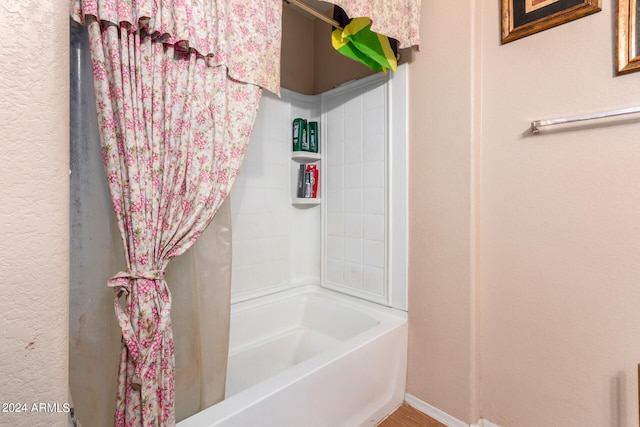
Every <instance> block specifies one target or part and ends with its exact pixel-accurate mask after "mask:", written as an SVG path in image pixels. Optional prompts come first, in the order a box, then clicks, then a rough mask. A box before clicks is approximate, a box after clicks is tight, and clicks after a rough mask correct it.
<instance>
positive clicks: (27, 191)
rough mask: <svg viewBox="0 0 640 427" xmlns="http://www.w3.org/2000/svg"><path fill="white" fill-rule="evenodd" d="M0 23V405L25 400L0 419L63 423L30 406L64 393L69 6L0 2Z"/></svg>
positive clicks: (49, 0) (61, 417) (46, 0)
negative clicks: (21, 407) (21, 408)
mask: <svg viewBox="0 0 640 427" xmlns="http://www.w3.org/2000/svg"><path fill="white" fill-rule="evenodd" d="M0 28H2V32H3V43H2V49H0V153H1V155H0V186H1V187H2V190H1V191H0V234H1V235H2V237H3V242H2V245H1V246H0V289H1V290H2V298H0V319H1V323H0V325H1V327H0V331H1V332H0V374H1V380H0V403H9V402H13V403H20V404H27V413H5V412H0V425H3V426H5V425H6V426H42V427H49V426H55V425H59V426H62V425H66V418H67V415H66V414H61V413H55V412H54V413H51V412H47V413H39V412H38V413H35V412H31V408H32V404H33V403H50V404H59V405H62V404H64V403H66V402H67V401H68V397H67V377H68V375H67V372H68V368H67V364H68V361H67V355H68V350H67V346H68V341H67V340H68V332H67V331H68V266H69V256H68V212H69V211H68V205H69V199H68V191H69V190H68V189H69V183H68V177H69V172H68V164H69V140H68V132H69V123H68V108H69V106H68V105H69V101H68V96H69V95H68V94H69V83H68V82H69V72H68V61H69V55H68V50H69V20H68V17H67V8H66V7H60V2H58V1H53V0H37V1H36V0H29V1H23V2H2V4H0ZM2 409H4V408H0V410H2ZM51 409H55V408H49V410H51ZM60 409H61V410H62V409H63V408H62V406H60Z"/></svg>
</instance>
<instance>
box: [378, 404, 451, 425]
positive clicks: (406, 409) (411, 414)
mask: <svg viewBox="0 0 640 427" xmlns="http://www.w3.org/2000/svg"><path fill="white" fill-rule="evenodd" d="M378 427H447V426H445V425H444V424H442V423H441V422H439V421H436V420H434V419H433V418H431V417H429V416H427V415H425V414H423V413H422V412H420V411H418V410H417V409H415V408H412V407H411V406H409V405H407V404H406V403H403V404H402V406H400V407H399V408H398V409H396V411H395V412H394V413H392V414H391V415H389V416H388V417H387V418H386V419H385V420H383V421H382V422H381V423H380V424H378Z"/></svg>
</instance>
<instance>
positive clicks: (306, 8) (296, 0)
mask: <svg viewBox="0 0 640 427" xmlns="http://www.w3.org/2000/svg"><path fill="white" fill-rule="evenodd" d="M282 1H284V2H285V3H287V4H292V5H294V6H297V7H299V8H300V9H302V10H304V11H305V12H307V13H310V14H312V15H313V16H315V17H316V18H318V19H320V20H322V21H324V22H326V23H327V24H329V25H333V26H334V27H336V28H339V29H341V30H342V26H341V25H340V23H339V22H338V21H336V20H335V19H331V18H329V17H328V16H326V15H324V14H322V13H320V12H318V11H317V10H315V9H314V8H312V7H311V6H309V5H308V4H306V3H304V2H302V1H301V0H282Z"/></svg>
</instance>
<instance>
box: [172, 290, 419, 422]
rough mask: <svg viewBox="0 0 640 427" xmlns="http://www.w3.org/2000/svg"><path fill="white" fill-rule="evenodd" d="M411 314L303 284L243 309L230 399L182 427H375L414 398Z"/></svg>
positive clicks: (232, 357) (238, 307) (236, 311)
mask: <svg viewBox="0 0 640 427" xmlns="http://www.w3.org/2000/svg"><path fill="white" fill-rule="evenodd" d="M406 360H407V317H406V313H404V312H402V311H399V310H395V309H391V308H387V307H382V306H379V305H376V304H372V303H368V302H365V301H361V300H358V299H354V298H351V297H348V296H345V295H341V294H338V293H335V292H332V291H328V290H325V289H322V288H319V287H316V286H304V287H300V288H296V289H293V290H290V291H285V292H280V293H277V294H273V295H269V296H266V297H261V298H258V299H255V300H251V301H246V302H241V303H237V304H234V305H233V306H232V309H231V338H230V351H229V368H228V372H227V398H226V399H225V400H224V401H222V402H220V403H218V404H217V405H214V406H212V407H210V408H208V409H205V410H204V411H201V412H199V413H197V414H195V415H193V416H192V417H189V418H187V419H185V420H183V421H181V422H180V423H178V427H213V426H225V427H231V426H237V427H254V426H260V427H270V426H274V427H275V426H278V427H301V426H304V427H314V426H315V427H340V426H344V427H357V426H374V425H376V424H377V423H378V422H379V421H380V420H382V419H383V418H384V417H385V416H386V415H387V414H389V413H390V412H392V411H393V410H394V409H395V408H396V407H398V406H399V405H400V404H401V403H402V401H403V399H404V392H405V375H406Z"/></svg>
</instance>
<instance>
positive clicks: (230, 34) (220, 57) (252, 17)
mask: <svg viewBox="0 0 640 427" xmlns="http://www.w3.org/2000/svg"><path fill="white" fill-rule="evenodd" d="M281 7H282V3H281V0H252V1H245V0H226V1H216V0H180V1H179V0H137V1H136V0H71V16H72V17H73V18H74V19H75V20H76V21H77V22H80V23H83V24H86V25H87V26H88V27H89V35H90V49H91V58H92V64H93V76H94V85H95V93H96V105H97V110H98V123H99V128H100V139H101V146H102V158H103V163H104V166H105V172H106V175H107V181H108V185H109V191H110V194H111V200H112V205H113V209H114V212H115V216H116V219H117V222H118V226H119V228H120V234H121V238H122V241H123V244H124V248H125V249H124V250H125V258H126V262H127V271H123V272H120V273H118V274H117V275H115V276H114V277H113V278H112V279H111V280H109V283H108V285H109V286H111V287H113V288H114V290H115V291H116V292H117V297H116V302H115V311H116V315H117V318H118V322H119V324H120V327H121V329H122V343H123V345H122V348H121V354H120V365H119V374H118V388H117V396H116V416H115V425H116V426H123V427H124V426H127V427H128V426H171V425H174V424H175V414H174V371H175V362H174V348H173V336H172V329H171V319H170V310H171V293H170V292H169V288H168V286H167V283H166V282H165V280H164V271H165V268H166V266H167V264H168V262H169V260H170V259H172V258H174V257H176V256H178V255H180V254H182V253H184V252H185V251H186V250H187V249H188V248H189V247H190V246H191V245H192V244H193V243H194V242H195V241H196V239H197V238H198V237H199V236H200V234H201V233H202V232H203V230H204V229H205V228H206V227H207V225H208V224H209V223H210V221H211V220H212V218H213V216H214V215H215V213H216V211H217V210H218V208H219V207H220V205H221V204H222V202H223V201H224V200H225V198H226V196H227V194H228V193H229V191H230V189H231V186H232V184H233V181H234V179H235V176H236V174H237V171H238V168H239V167H240V164H241V161H242V158H243V156H244V153H245V150H246V146H247V143H248V141H249V137H250V134H251V130H252V126H253V122H254V120H255V116H256V112H257V108H258V103H259V100H260V96H261V93H262V88H264V89H267V90H270V91H273V92H275V93H278V92H279V59H280V28H281V26H280V16H281ZM121 297H125V299H124V307H123V306H122V305H121V303H120V298H121Z"/></svg>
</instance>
